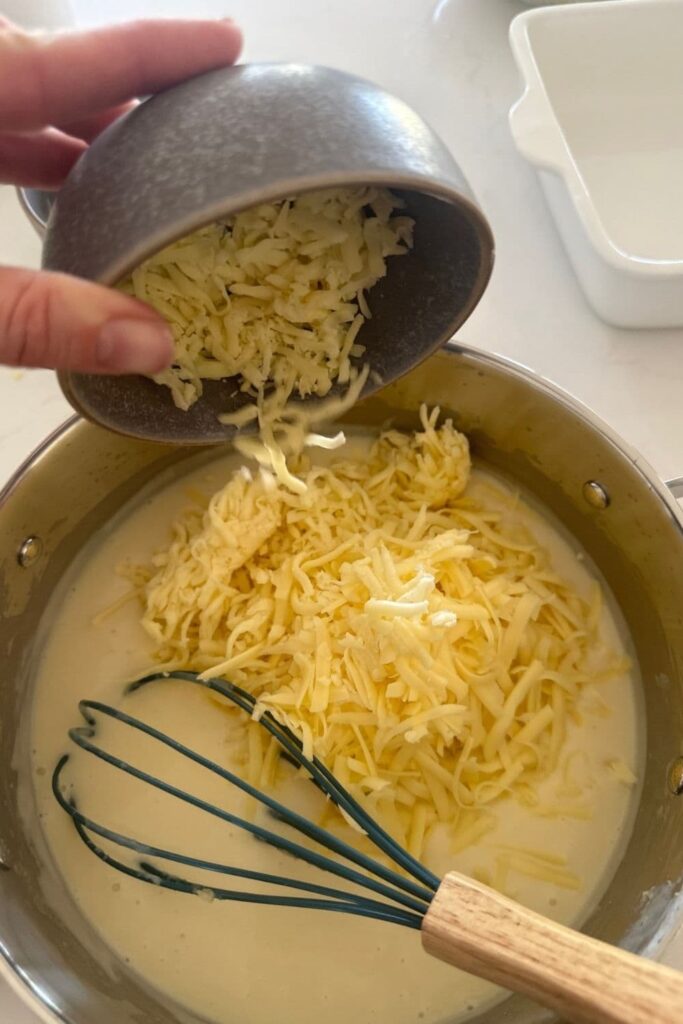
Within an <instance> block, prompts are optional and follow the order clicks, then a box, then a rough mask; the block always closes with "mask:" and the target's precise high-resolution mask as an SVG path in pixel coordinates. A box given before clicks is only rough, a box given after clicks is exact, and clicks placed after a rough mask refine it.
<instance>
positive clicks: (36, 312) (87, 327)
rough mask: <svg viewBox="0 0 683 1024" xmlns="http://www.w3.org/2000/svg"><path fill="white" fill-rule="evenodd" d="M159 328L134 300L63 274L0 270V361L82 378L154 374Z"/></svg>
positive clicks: (167, 351)
mask: <svg viewBox="0 0 683 1024" xmlns="http://www.w3.org/2000/svg"><path fill="white" fill-rule="evenodd" d="M172 356H173V342H172V338H171V332H170V330H169V328H168V326H167V324H166V323H165V322H164V321H163V320H162V319H161V318H160V317H159V316H158V314H157V313H156V312H155V311H154V310H153V309H151V308H150V307H149V306H147V305H145V304H144V303H143V302H138V301H137V299H133V298H130V297H129V296H128V295H124V294H122V293H121V292H118V291H115V290H114V289H113V288H105V287H103V286H102V285H98V284H91V283H90V282H89V281H81V280H80V279H79V278H75V277H69V276H67V275H66V274H53V273H47V272H40V273H37V272H35V271H31V270H19V269H16V268H14V267H1V268H0V363H6V364H8V365H10V366H49V367H53V368H54V369H59V370H77V371H80V372H82V373H158V372H159V371H160V370H163V369H164V368H165V367H167V366H168V365H169V364H170V362H171V359H172Z"/></svg>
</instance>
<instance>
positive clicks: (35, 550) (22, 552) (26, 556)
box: [17, 536, 43, 569]
mask: <svg viewBox="0 0 683 1024" xmlns="http://www.w3.org/2000/svg"><path fill="white" fill-rule="evenodd" d="M42 551H43V542H42V540H41V539H40V537H34V536H31V537H27V538H26V540H24V541H22V543H21V544H20V546H19V550H18V551H17V562H18V563H19V565H20V566H21V567H22V569H29V568H30V567H31V566H32V565H34V564H35V563H36V562H37V561H38V559H39V558H40V556H41V554H42Z"/></svg>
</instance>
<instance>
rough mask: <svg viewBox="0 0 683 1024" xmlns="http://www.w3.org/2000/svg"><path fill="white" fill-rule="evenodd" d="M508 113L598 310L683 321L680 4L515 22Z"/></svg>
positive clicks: (655, 1) (638, 0) (569, 8)
mask: <svg viewBox="0 0 683 1024" xmlns="http://www.w3.org/2000/svg"><path fill="white" fill-rule="evenodd" d="M510 39H511V45H512V49H513V53H514V55H515V59H516V61H517V64H518V66H519V69H520V71H521V74H522V78H523V80H524V86H525V88H524V93H523V95H522V97H521V99H520V100H519V101H518V102H517V103H516V104H515V105H514V106H513V108H512V110H511V112H510V125H511V128H512V134H513V136H514V140H515V143H516V145H517V148H518V149H519V151H520V153H522V155H523V156H524V157H525V158H526V159H527V160H528V161H529V163H530V164H532V165H533V166H534V167H535V168H536V170H537V172H538V175H539V178H540V181H541V185H542V187H543V191H544V193H545V196H546V199H547V201H548V205H549V207H550V210H551V212H552V214H553V217H554V218H555V221H556V222H557V226H558V229H559V232H560V235H561V237H562V241H563V242H564V245H565V247H566V249H567V252H568V254H569V258H570V260H571V262H572V265H573V267H574V270H575V272H576V275H577V277H578V279H579V281H580V283H581V286H582V288H583V290H584V292H585V294H586V297H587V299H588V301H589V302H590V304H591V305H592V307H593V309H594V310H595V311H596V313H598V315H599V316H601V317H602V318H603V319H604V320H606V321H608V322H609V323H612V324H615V325H617V326H620V327H672V326H681V325H683V56H682V54H683V49H682V44H683V2H681V0H602V2H599V3H576V4H569V5H560V6H553V7H546V8H541V9H539V10H533V11H527V12H525V13H523V14H520V15H518V17H516V18H515V19H514V20H513V22H512V26H511V29H510Z"/></svg>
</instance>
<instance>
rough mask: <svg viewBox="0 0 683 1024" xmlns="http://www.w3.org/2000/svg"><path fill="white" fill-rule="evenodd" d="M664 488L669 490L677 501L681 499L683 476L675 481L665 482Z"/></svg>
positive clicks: (682, 496)
mask: <svg viewBox="0 0 683 1024" xmlns="http://www.w3.org/2000/svg"><path fill="white" fill-rule="evenodd" d="M666 486H667V487H668V488H669V490H670V491H671V493H672V494H673V496H674V498H678V499H679V500H680V499H681V498H683V476H679V477H677V478H676V479H675V480H667V481H666Z"/></svg>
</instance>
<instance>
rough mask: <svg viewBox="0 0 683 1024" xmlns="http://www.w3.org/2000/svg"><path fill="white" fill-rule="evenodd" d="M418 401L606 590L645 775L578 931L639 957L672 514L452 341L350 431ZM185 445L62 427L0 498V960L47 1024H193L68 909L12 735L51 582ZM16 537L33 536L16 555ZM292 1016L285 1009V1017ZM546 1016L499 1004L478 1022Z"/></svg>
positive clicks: (656, 858)
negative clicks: (618, 619)
mask: <svg viewBox="0 0 683 1024" xmlns="http://www.w3.org/2000/svg"><path fill="white" fill-rule="evenodd" d="M422 401H428V402H429V403H430V404H439V405H440V406H441V407H442V409H443V410H444V411H447V412H448V413H449V414H451V415H452V416H453V417H454V419H455V422H456V424H457V426H458V427H459V428H460V429H462V430H463V431H465V432H466V433H467V434H468V436H469V437H470V440H471V443H472V447H473V451H474V452H475V454H476V455H478V456H479V457H480V458H482V459H483V460H485V461H486V462H488V463H489V464H490V465H491V466H493V467H495V468H498V469H500V470H502V471H503V472H504V473H505V474H506V475H508V476H510V477H513V478H514V479H515V480H516V481H518V482H519V484H520V485H522V487H523V488H525V489H528V490H529V491H530V492H532V493H533V494H534V495H535V496H536V497H537V498H538V499H539V500H540V501H541V502H543V503H544V504H545V505H546V506H547V507H548V508H549V509H551V510H552V511H553V512H554V513H555V515H556V516H557V517H558V518H559V519H560V520H562V522H563V523H564V524H565V526H566V528H567V529H568V530H570V531H571V532H572V533H573V534H574V536H575V537H576V539H577V540H578V542H579V543H580V544H581V545H582V546H583V547H584V548H585V549H586V550H587V551H588V553H589V554H590V555H591V556H592V558H593V559H594V561H595V563H596V564H597V566H598V567H599V569H600V570H601V571H602V573H603V574H604V576H605V578H606V580H607V582H608V584H609V585H610V587H611V589H612V591H613V593H614V594H615V595H616V598H617V601H618V603H619V605H620V608H621V612H622V613H623V616H624V618H625V620H626V623H627V625H628V628H629V630H630V633H631V637H632V640H633V645H634V648H635V651H636V654H637V658H638V660H639V663H640V670H641V673H642V679H643V686H644V691H645V706H646V713H647V767H646V778H645V784H644V789H643V796H642V802H641V805H640V808H639V811H638V814H637V819H636V823H635V829H634V833H633V838H632V840H631V842H630V845H629V846H628V848H627V850H626V853H625V856H624V858H623V861H622V863H621V865H620V867H619V869H618V870H617V873H616V875H615V877H614V879H613V882H612V884H611V886H610V887H609V889H608V891H607V892H606V893H605V895H604V898H603V899H602V901H601V902H600V905H599V906H598V907H597V909H596V910H595V912H594V913H593V915H592V916H591V918H590V920H589V921H588V922H587V924H586V926H585V930H586V931H587V932H589V933H590V934H592V935H596V936H599V937H601V938H603V939H606V940H608V941H610V942H614V943H619V944H621V945H623V946H625V947H627V948H630V949H634V950H637V951H640V952H650V953H652V952H655V951H656V949H657V948H658V947H659V946H660V945H661V944H662V943H663V942H664V941H665V940H666V939H667V937H669V936H670V935H671V934H672V932H673V930H674V929H675V927H676V926H677V924H678V923H679V921H680V919H681V907H680V905H679V899H678V890H679V887H680V884H681V881H682V880H683V797H680V796H676V795H675V792H674V789H675V786H672V785H671V769H672V765H674V764H675V762H676V759H677V758H679V757H680V755H681V754H682V753H683V521H682V520H681V517H680V515H679V511H678V508H677V505H676V503H675V501H674V500H673V498H672V497H671V496H670V495H669V493H668V491H667V489H666V487H665V486H664V485H663V484H662V483H661V482H660V481H658V480H657V478H656V477H655V475H654V474H653V473H652V471H651V470H650V469H649V468H648V467H647V466H646V465H645V464H644V463H643V462H642V460H640V459H639V457H638V456H637V455H636V454H635V453H634V452H632V451H630V450H629V449H628V448H626V446H625V445H624V444H623V443H621V442H620V441H619V440H618V439H617V438H616V437H614V436H613V435H611V434H610V433H609V431H607V430H606V429H605V428H604V426H603V425H601V424H600V423H599V422H597V421H596V420H595V419H594V418H593V417H592V416H591V414H590V413H588V412H587V411H586V410H585V409H583V408H581V407H580V406H578V405H576V403H574V402H573V401H572V400H571V399H570V398H568V397H567V396H565V395H564V394H563V393H562V392H560V391H558V390H557V389H556V388H554V387H552V386H551V385H549V384H547V383H546V382H544V381H542V380H539V378H537V377H534V376H533V375H532V374H530V373H528V372H527V371H525V370H523V369H521V368H519V367H516V366H514V365H512V364H510V363H507V362H505V361H503V360H500V359H497V358H496V357H492V356H488V355H484V354H481V353H476V352H474V351H472V350H466V349H463V348H459V347H455V346H451V347H450V348H449V349H447V350H446V351H444V352H442V353H440V354H438V355H437V356H435V357H433V358H432V359H431V360H429V361H428V362H427V363H425V364H423V365H422V366H421V367H419V368H418V369H417V370H416V371H414V372H413V373H412V374H411V375H410V376H408V377H406V378H404V379H403V380H402V381H400V382H399V383H398V384H395V385H393V386H392V387H391V388H389V389H387V390H386V391H384V392H382V393H381V394H380V395H379V396H377V397H375V398H373V399H371V400H368V401H366V402H364V403H362V405H360V406H358V407H356V409H355V410H354V411H353V413H352V414H351V416H350V417H349V420H351V421H353V422H355V423H358V424H370V425H379V424H383V423H385V422H387V421H391V422H393V424H394V425H397V426H403V427H412V426H415V424H416V416H417V410H418V408H419V405H420V403H421V402H422ZM196 452H197V450H196V448H195V449H193V450H183V449H169V448H165V447H161V446H156V445H152V444H147V443H143V442H138V441H132V440H129V439H126V438H124V437H120V436H117V435H114V434H109V433H107V432H105V431H102V430H100V429H99V428H97V427H94V426H92V425H90V424H87V423H84V422H73V423H71V424H70V425H67V426H66V427H65V428H63V429H62V430H61V431H59V432H58V433H57V434H56V435H55V436H54V437H53V438H52V439H50V440H48V441H47V442H46V443H45V444H44V445H43V447H42V449H41V450H40V451H39V452H38V453H36V455H35V456H34V457H33V458H32V459H31V460H30V461H29V463H28V464H27V466H26V467H24V469H23V471H22V472H20V473H19V474H18V476H17V478H16V479H15V480H14V481H13V482H12V484H11V485H10V486H9V487H8V488H7V489H6V491H5V493H4V495H3V497H2V499H1V502H0V602H1V605H0V607H1V608H2V618H1V621H0V653H1V656H2V677H1V681H0V687H1V690H2V692H1V704H0V707H1V708H2V711H1V712H0V780H1V782H0V858H1V860H2V864H3V865H4V869H2V870H0V953H1V954H2V956H3V957H4V960H5V965H4V967H5V970H6V971H7V973H9V974H11V975H13V976H14V978H15V980H16V979H20V980H21V981H23V983H24V984H25V986H26V987H27V988H28V989H29V990H31V991H32V993H33V1002H34V1004H35V1005H36V1007H40V1008H41V1011H42V1014H43V1016H45V1017H46V1018H47V1019H50V1020H54V1019H58V1020H62V1021H65V1022H68V1024H93V1022H94V1021H97V1022H102V1024H168V1022H169V1020H176V1021H179V1022H182V1024H199V1021H198V1018H196V1017H194V1016H193V1015H192V1014H190V1013H188V1012H187V1011H184V1010H181V1009H180V1008H176V1007H170V1006H169V1004H168V1003H167V1002H165V1001H164V1000H163V998H162V997H160V996H159V995H158V994H155V993H153V992H151V991H149V990H148V989H146V988H145V987H144V986H143V985H142V984H141V983H140V982H139V980H137V979H136V978H135V977H134V976H133V975H132V974H131V973H130V972H128V971H127V970H126V969H125V968H124V966H123V965H122V964H120V963H118V962H116V961H114V959H113V957H112V955H111V954H110V953H109V952H108V951H107V949H106V947H105V946H104V944H103V943H102V941H101V940H100V939H99V938H98V937H97V936H96V935H95V933H94V932H93V931H92V929H91V927H90V926H89V925H88V923H87V922H86V921H85V920H84V919H83V918H82V917H81V916H80V915H79V912H78V911H77V909H76V907H75V905H74V904H73V903H72V901H71V898H70V896H69V894H68V893H67V892H66V890H65V887H64V884H63V882H62V881H61V878H60V876H59V874H58V873H57V871H56V869H55V867H54V865H53V864H52V863H51V859H50V856H49V852H48V851H47V850H46V849H44V848H43V845H42V843H41V839H40V833H39V829H38V827H37V823H36V814H35V809H34V806H33V796H32V789H31V783H30V766H29V756H30V750H29V743H28V729H27V726H28V721H29V717H30V706H31V699H32V694H31V666H32V661H33V658H34V654H35V637H36V634H37V631H38V627H39V624H40V621H41V618H42V616H43V614H44V613H45V610H46V607H47V606H48V603H49V601H50V597H51V594H52V592H53V591H54V589H55V587H56V585H57V584H58V582H59V580H60V578H61V576H62V575H63V573H64V571H65V570H66V569H67V568H68V566H69V565H70V563H71V562H72V560H73V559H74V557H75V556H76V555H77V553H78V552H79V550H80V549H81V548H82V546H83V544H84V543H85V542H86V541H87V540H88V538H90V537H91V536H92V535H93V534H94V533H95V532H96V531H97V530H98V529H99V528H100V527H101V526H102V525H103V524H104V523H106V522H107V520H108V519H109V518H110V517H111V516H112V514H113V513H114V512H115V511H116V510H117V509H119V508H120V507H121V505H122V504H123V503H124V502H125V501H126V500H127V499H128V498H130V497H132V496H133V495H134V494H135V493H136V491H137V490H138V489H139V488H140V487H141V486H142V485H143V484H145V483H146V482H148V481H149V480H150V479H152V478H153V477H154V476H155V475H156V474H158V473H159V472H160V471H161V470H163V469H166V468H168V467H169V466H170V465H172V464H177V465H178V467H179V468H180V466H181V464H182V462H183V460H184V459H187V458H188V457H189V456H190V455H194V456H196ZM590 481H593V482H598V483H599V484H600V485H601V486H602V487H603V488H604V489H605V492H606V493H607V494H608V495H609V504H608V506H607V507H606V508H601V507H597V506H598V505H599V504H600V502H595V501H593V502H591V501H590V500H586V494H587V493H588V497H589V498H591V497H593V498H594V497H595V488H593V490H592V492H591V491H590V489H589V490H588V491H587V489H586V484H587V483H588V482H590ZM31 537H33V538H39V539H38V540H37V541H35V542H34V544H33V545H30V544H29V546H28V548H24V551H23V556H19V557H18V553H19V552H20V550H21V549H22V544H24V542H25V541H26V540H27V539H28V538H31ZM27 552H28V554H27ZM22 562H23V563H24V564H21V563H22ZM333 926H334V925H333V923H332V924H331V927H333ZM0 962H1V960H0ZM568 969H569V970H571V965H568ZM291 1019H292V1018H291V1017H288V1016H287V1013H286V1012H285V1013H284V1016H283V1020H284V1021H285V1022H286V1024H289V1021H290V1020H291ZM549 1019H550V1017H549V1016H548V1014H547V1013H546V1012H545V1011H541V1010H539V1009H538V1008H536V1007H534V1006H532V1005H531V1004H530V1003H527V1002H526V1001H525V1000H522V999H520V998H519V997H511V998H510V999H509V1000H507V1001H506V1002H505V1003H504V1004H503V1005H502V1006H499V1007H497V1008H496V1009H495V1010H494V1011H491V1012H489V1013H486V1014H483V1015H481V1016H480V1017H478V1018H477V1021H478V1024H493V1022H494V1021H495V1024H532V1022H533V1024H536V1022H540V1021H547V1020H549ZM235 1024H238V1022H237V1021H236V1022H235Z"/></svg>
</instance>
